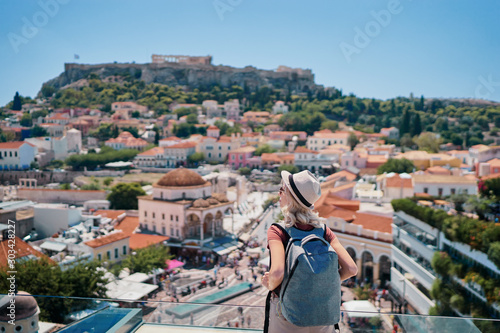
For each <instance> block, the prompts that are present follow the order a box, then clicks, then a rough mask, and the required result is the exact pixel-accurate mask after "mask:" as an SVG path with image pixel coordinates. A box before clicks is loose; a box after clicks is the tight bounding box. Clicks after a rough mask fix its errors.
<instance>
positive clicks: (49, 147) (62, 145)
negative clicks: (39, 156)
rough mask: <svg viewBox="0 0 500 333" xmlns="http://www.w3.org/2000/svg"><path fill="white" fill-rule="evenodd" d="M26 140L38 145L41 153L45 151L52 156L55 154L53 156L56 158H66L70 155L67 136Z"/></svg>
mask: <svg viewBox="0 0 500 333" xmlns="http://www.w3.org/2000/svg"><path fill="white" fill-rule="evenodd" d="M24 141H26V142H29V143H30V144H32V145H34V146H36V147H37V148H38V152H39V153H41V152H45V153H48V154H49V155H50V156H52V154H53V158H54V159H56V160H64V159H66V157H68V141H67V139H66V137H65V136H63V137H50V136H46V137H40V138H28V139H25V140H24ZM49 162H50V161H49Z"/></svg>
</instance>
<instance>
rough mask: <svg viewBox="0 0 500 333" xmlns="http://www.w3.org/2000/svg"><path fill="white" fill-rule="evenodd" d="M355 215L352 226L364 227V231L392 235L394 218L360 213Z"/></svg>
mask: <svg viewBox="0 0 500 333" xmlns="http://www.w3.org/2000/svg"><path fill="white" fill-rule="evenodd" d="M355 215H356V217H355V219H354V221H353V222H352V224H356V225H362V226H363V228H364V229H369V230H374V231H380V232H386V233H389V234H392V226H391V224H392V218H390V217H383V216H379V215H375V214H367V213H359V212H357V213H356V214H355Z"/></svg>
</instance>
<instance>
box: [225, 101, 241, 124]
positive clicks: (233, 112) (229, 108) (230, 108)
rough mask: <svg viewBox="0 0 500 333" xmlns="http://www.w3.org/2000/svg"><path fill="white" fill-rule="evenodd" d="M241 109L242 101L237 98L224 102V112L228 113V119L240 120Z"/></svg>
mask: <svg viewBox="0 0 500 333" xmlns="http://www.w3.org/2000/svg"><path fill="white" fill-rule="evenodd" d="M240 111H241V107H240V101H238V100H237V99H233V100H232V101H226V102H224V113H225V114H226V119H227V120H234V121H238V120H240Z"/></svg>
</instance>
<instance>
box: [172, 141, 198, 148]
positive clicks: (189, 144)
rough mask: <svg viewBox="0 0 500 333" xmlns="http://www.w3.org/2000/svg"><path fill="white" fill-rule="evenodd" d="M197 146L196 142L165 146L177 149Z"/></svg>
mask: <svg viewBox="0 0 500 333" xmlns="http://www.w3.org/2000/svg"><path fill="white" fill-rule="evenodd" d="M194 147H196V142H189V141H188V142H180V143H176V144H175V145H172V146H168V147H165V149H170V148H176V149H185V148H194Z"/></svg>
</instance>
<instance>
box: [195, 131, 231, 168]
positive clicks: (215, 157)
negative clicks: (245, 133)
mask: <svg viewBox="0 0 500 333" xmlns="http://www.w3.org/2000/svg"><path fill="white" fill-rule="evenodd" d="M240 146H241V144H240V136H239V133H238V135H237V136H235V135H234V134H233V135H231V136H230V137H229V136H221V137H219V138H218V139H216V138H211V137H206V138H204V139H203V141H201V142H200V144H199V148H198V149H199V151H200V152H202V153H203V154H204V155H205V160H206V161H208V162H211V161H216V162H224V161H225V160H226V158H227V156H228V154H229V152H231V151H232V150H235V149H237V148H239V147H240Z"/></svg>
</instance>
